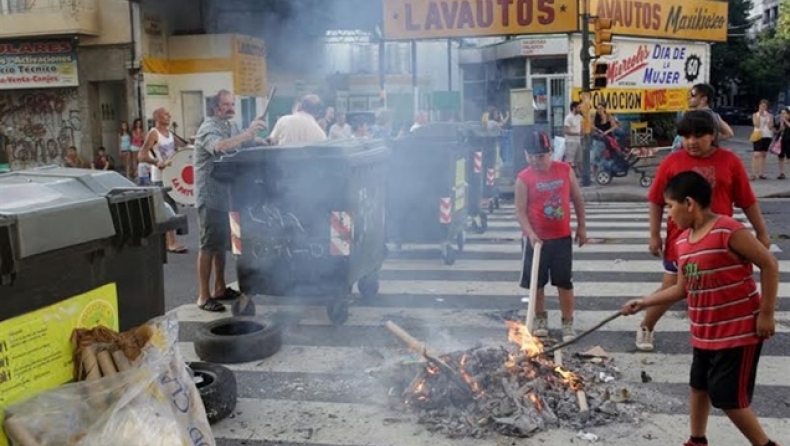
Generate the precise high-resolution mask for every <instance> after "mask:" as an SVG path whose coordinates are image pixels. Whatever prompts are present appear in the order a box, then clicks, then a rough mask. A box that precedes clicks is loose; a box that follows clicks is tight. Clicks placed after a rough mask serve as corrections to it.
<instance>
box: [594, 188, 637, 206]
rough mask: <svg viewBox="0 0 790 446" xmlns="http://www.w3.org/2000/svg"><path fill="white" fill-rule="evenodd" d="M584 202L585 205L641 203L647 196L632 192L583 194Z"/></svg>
mask: <svg viewBox="0 0 790 446" xmlns="http://www.w3.org/2000/svg"><path fill="white" fill-rule="evenodd" d="M584 201H585V202H587V203H643V202H645V201H647V194H637V193H634V192H596V191H589V192H584Z"/></svg>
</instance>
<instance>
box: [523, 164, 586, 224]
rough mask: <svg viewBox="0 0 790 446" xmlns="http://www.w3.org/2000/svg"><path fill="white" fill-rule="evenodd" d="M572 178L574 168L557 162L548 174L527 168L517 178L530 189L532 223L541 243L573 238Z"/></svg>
mask: <svg viewBox="0 0 790 446" xmlns="http://www.w3.org/2000/svg"><path fill="white" fill-rule="evenodd" d="M571 175H573V173H572V171H571V166H570V165H569V164H566V163H560V162H557V161H552V163H551V167H549V169H548V170H547V171H545V172H541V171H538V170H535V169H533V168H532V167H527V168H526V169H524V170H522V171H521V172H520V173H519V174H518V179H519V180H520V181H521V182H523V183H524V184H525V185H526V186H527V216H528V217H529V223H530V224H531V225H532V228H533V229H534V230H535V234H537V236H538V237H539V238H540V239H541V240H553V239H558V238H565V237H569V236H570V235H571V215H570V209H571V206H570V204H571V185H570V176H571ZM524 235H526V234H524Z"/></svg>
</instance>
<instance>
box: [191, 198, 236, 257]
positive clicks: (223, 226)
mask: <svg viewBox="0 0 790 446" xmlns="http://www.w3.org/2000/svg"><path fill="white" fill-rule="evenodd" d="M197 211H198V224H199V225H200V250H201V251H203V252H210V253H224V252H225V251H228V250H230V220H229V218H230V217H229V216H228V213H227V212H222V211H218V210H216V209H210V208H207V207H205V206H198V209H197Z"/></svg>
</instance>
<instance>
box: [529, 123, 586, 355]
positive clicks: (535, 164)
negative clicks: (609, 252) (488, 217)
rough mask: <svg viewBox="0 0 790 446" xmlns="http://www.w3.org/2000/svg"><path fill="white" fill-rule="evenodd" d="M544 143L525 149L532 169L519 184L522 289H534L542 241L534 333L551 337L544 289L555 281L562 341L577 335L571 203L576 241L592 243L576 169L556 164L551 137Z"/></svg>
mask: <svg viewBox="0 0 790 446" xmlns="http://www.w3.org/2000/svg"><path fill="white" fill-rule="evenodd" d="M539 139H540V140H541V141H542V143H540V142H538V143H536V144H527V145H526V147H525V148H524V152H525V155H526V157H527V162H528V163H529V167H527V168H526V169H524V170H523V171H521V172H520V173H519V174H518V180H517V181H516V191H515V204H516V217H517V218H518V222H519V223H520V224H521V229H522V231H523V238H524V240H523V244H524V265H523V270H522V274H521V287H522V288H529V283H530V274H531V272H532V252H533V246H535V244H537V243H540V242H542V243H543V248H542V249H541V261H540V266H539V270H538V290H537V299H536V301H535V326H534V330H533V331H534V332H533V335H534V336H538V337H546V336H548V335H549V325H548V316H547V313H546V304H545V293H544V288H545V287H546V284H547V283H548V282H549V277H551V284H552V285H554V286H556V287H557V292H558V294H559V298H560V309H561V310H562V339H563V341H570V340H572V339H574V338H575V337H576V332H575V331H574V329H573V304H574V296H573V274H572V271H573V241H572V240H571V216H570V203H571V201H572V202H573V209H574V211H575V212H576V221H577V225H576V242H577V243H578V244H579V246H582V245H584V244H585V243H586V242H587V231H586V222H585V213H584V197H583V196H582V192H581V188H580V187H579V183H578V181H577V180H576V175H575V174H574V172H573V169H572V168H571V166H570V165H569V164H566V163H563V162H558V161H554V160H552V158H551V145H550V144H549V143H548V142H547V139H546V136H545V135H541V137H540V138H539Z"/></svg>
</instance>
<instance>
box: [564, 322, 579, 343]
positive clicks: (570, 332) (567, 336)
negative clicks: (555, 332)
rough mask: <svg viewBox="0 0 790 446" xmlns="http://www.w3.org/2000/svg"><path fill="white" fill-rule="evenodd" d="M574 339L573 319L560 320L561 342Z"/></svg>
mask: <svg viewBox="0 0 790 446" xmlns="http://www.w3.org/2000/svg"><path fill="white" fill-rule="evenodd" d="M574 339H576V330H574V329H573V319H563V320H562V342H570V341H572V340H574Z"/></svg>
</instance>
